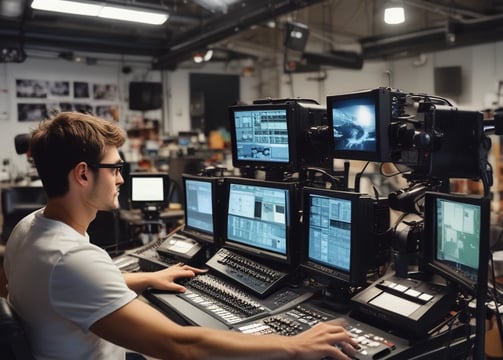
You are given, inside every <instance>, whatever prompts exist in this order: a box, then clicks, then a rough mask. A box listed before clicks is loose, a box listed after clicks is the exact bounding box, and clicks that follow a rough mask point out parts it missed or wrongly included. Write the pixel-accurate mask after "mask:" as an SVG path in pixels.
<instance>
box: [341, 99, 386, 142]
mask: <svg viewBox="0 0 503 360" xmlns="http://www.w3.org/2000/svg"><path fill="white" fill-rule="evenodd" d="M331 110H332V123H333V130H334V149H335V150H336V151H346V150H347V151H364V152H375V151H377V141H376V105H375V101H374V99H373V98H372V97H368V98H366V97H359V98H357V99H340V100H337V101H334V102H333V103H332V109H331Z"/></svg>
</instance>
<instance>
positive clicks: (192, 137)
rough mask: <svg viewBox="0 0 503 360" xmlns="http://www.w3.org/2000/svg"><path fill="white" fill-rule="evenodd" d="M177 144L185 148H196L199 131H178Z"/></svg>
mask: <svg viewBox="0 0 503 360" xmlns="http://www.w3.org/2000/svg"><path fill="white" fill-rule="evenodd" d="M178 146H180V147H186V148H190V147H193V148H196V147H198V146H199V132H197V131H179V132H178Z"/></svg>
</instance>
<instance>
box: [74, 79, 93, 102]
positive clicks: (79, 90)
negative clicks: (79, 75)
mask: <svg viewBox="0 0 503 360" xmlns="http://www.w3.org/2000/svg"><path fill="white" fill-rule="evenodd" d="M73 97H74V98H75V99H88V98H89V83H87V82H85V81H74V82H73Z"/></svg>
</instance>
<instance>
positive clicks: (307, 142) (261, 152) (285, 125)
mask: <svg viewBox="0 0 503 360" xmlns="http://www.w3.org/2000/svg"><path fill="white" fill-rule="evenodd" d="M229 117H230V135H231V147H232V148H231V150H232V162H233V165H234V167H237V168H243V167H249V168H252V169H264V170H266V171H267V170H278V169H281V170H283V171H290V172H295V171H299V170H300V169H301V168H302V167H306V166H327V164H329V165H330V164H331V160H332V156H331V154H330V147H329V146H319V145H318V144H315V143H313V141H312V139H310V130H311V129H312V128H319V127H320V126H322V125H326V107H325V106H321V105H319V104H318V103H317V102H316V101H314V100H308V99H297V100H291V99H286V100H285V99H279V100H271V101H266V100H264V101H256V102H255V103H254V104H252V105H235V106H231V107H229ZM327 138H328V139H329V140H330V138H329V137H328V136H327ZM326 143H327V141H324V142H323V144H324V145H325V144H326Z"/></svg>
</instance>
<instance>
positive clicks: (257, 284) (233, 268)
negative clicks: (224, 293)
mask: <svg viewBox="0 0 503 360" xmlns="http://www.w3.org/2000/svg"><path fill="white" fill-rule="evenodd" d="M206 266H208V267H209V268H210V269H213V270H214V271H216V272H217V273H219V274H222V275H223V276H225V277H226V278H229V279H231V280H232V281H235V282H237V283H239V284H240V285H241V286H244V287H245V288H246V289H248V290H249V291H251V292H252V293H253V294H254V295H256V296H259V297H262V298H263V297H266V296H268V295H270V294H271V293H272V292H273V291H275V290H277V289H278V288H279V287H280V286H281V285H283V281H284V280H285V279H286V277H287V276H288V273H286V272H282V271H279V270H275V269H272V268H270V267H268V266H265V265H263V264H261V263H259V262H256V261H253V260H251V259H249V258H247V257H245V256H242V255H240V254H237V253H235V252H233V251H231V250H228V249H225V248H221V249H219V250H218V251H217V252H216V253H215V255H213V256H212V257H211V258H210V259H209V260H208V261H207V262H206Z"/></svg>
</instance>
